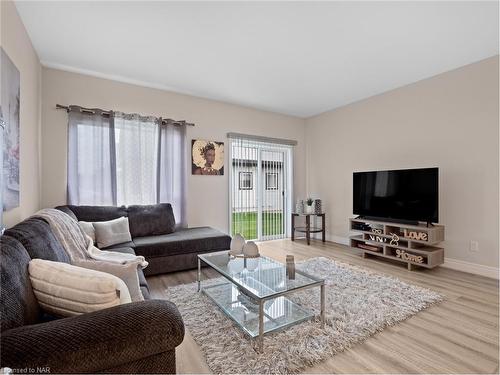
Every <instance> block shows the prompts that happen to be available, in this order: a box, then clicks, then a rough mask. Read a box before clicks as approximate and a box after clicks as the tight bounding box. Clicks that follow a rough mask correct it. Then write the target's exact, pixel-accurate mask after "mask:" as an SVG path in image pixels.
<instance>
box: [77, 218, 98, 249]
mask: <svg viewBox="0 0 500 375" xmlns="http://www.w3.org/2000/svg"><path fill="white" fill-rule="evenodd" d="M78 224H79V225H80V228H82V230H83V231H84V232H85V234H86V235H87V236H89V237H90V238H92V242H93V243H94V244H95V229H94V225H93V224H92V223H91V222H88V221H79V222H78Z"/></svg>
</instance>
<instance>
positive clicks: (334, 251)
mask: <svg viewBox="0 0 500 375" xmlns="http://www.w3.org/2000/svg"><path fill="white" fill-rule="evenodd" d="M259 247H260V251H261V253H263V254H264V255H267V256H270V257H273V258H275V259H277V260H279V261H282V262H284V261H285V255H286V254H293V255H294V256H295V260H296V261H299V260H303V259H307V258H311V257H317V256H324V257H328V258H332V259H335V260H338V261H342V262H345V263H349V264H353V265H360V266H363V267H366V268H369V269H372V270H375V271H378V272H382V273H385V274H389V275H392V276H396V277H398V278H399V279H401V280H403V281H407V282H409V283H413V284H416V285H420V286H422V287H426V288H430V289H432V290H435V291H437V292H439V293H441V294H443V295H445V301H444V302H442V303H440V304H438V305H436V306H433V307H430V308H429V309H427V310H425V311H422V312H420V313H418V314H416V315H415V316H413V317H412V318H410V319H408V320H406V321H404V322H402V323H400V324H397V325H396V326H393V327H389V328H386V329H385V330H384V331H382V332H380V333H378V334H376V335H374V336H372V337H370V338H368V339H367V340H366V341H365V342H363V343H361V344H358V345H356V346H354V347H352V348H351V349H348V350H346V351H345V352H343V353H339V354H337V355H335V356H333V357H332V358H330V359H328V360H326V361H324V362H322V363H320V364H318V365H316V366H314V367H311V368H308V369H307V370H306V371H305V372H306V373H498V371H499V367H498V358H499V342H498V339H499V329H498V327H499V324H498V323H499V321H498V319H499V311H498V310H499V305H498V303H499V296H498V292H499V290H498V281H497V280H493V279H489V278H485V277H481V276H476V275H472V274H467V273H463V272H458V271H454V270H450V269H446V268H440V267H438V268H436V269H434V270H428V269H418V270H416V271H408V270H407V269H406V266H405V265H402V264H393V263H387V262H386V261H383V260H377V259H376V258H369V259H363V258H362V257H361V256H360V255H359V254H356V253H355V252H354V250H352V249H350V248H348V247H346V246H343V245H338V244H334V243H331V242H327V243H322V242H319V241H312V242H311V246H307V245H306V244H305V241H303V240H298V241H295V242H291V241H290V240H277V241H267V242H262V243H261V244H260V245H259ZM214 276H216V274H215V272H214V271H213V270H212V271H210V270H209V269H208V268H204V269H203V277H204V278H206V277H214ZM193 281H196V271H195V270H193V271H186V272H177V273H172V274H166V275H160V276H153V277H149V278H148V282H149V286H150V289H151V292H152V296H153V298H164V290H165V289H166V288H168V287H170V286H174V285H178V284H183V283H190V282H193ZM236 360H237V359H236ZM177 371H178V373H191V374H192V373H209V372H210V369H209V367H208V366H207V364H206V362H205V360H204V357H203V354H202V353H201V351H200V348H199V346H198V345H197V344H196V343H195V341H194V340H193V338H192V336H191V335H190V334H189V332H187V333H186V337H185V339H184V342H183V343H182V344H181V345H180V346H179V347H178V348H177Z"/></svg>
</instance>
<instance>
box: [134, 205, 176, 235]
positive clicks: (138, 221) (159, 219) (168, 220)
mask: <svg viewBox="0 0 500 375" xmlns="http://www.w3.org/2000/svg"><path fill="white" fill-rule="evenodd" d="M128 218H129V224H130V234H132V237H144V236H155V235H160V234H168V233H172V232H174V231H175V218H174V212H173V211H172V206H171V205H170V203H160V204H153V205H136V206H129V207H128Z"/></svg>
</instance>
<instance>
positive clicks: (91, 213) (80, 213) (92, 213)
mask: <svg viewBox="0 0 500 375" xmlns="http://www.w3.org/2000/svg"><path fill="white" fill-rule="evenodd" d="M61 207H67V208H69V209H70V210H71V211H72V212H73V213H74V214H75V216H76V219H77V221H90V222H94V221H109V220H113V219H118V218H119V217H122V216H128V214H127V208H126V207H125V206H121V207H115V206H73V205H68V206H59V207H56V208H57V209H58V210H61Z"/></svg>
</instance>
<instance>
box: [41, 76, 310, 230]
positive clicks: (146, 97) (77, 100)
mask: <svg viewBox="0 0 500 375" xmlns="http://www.w3.org/2000/svg"><path fill="white" fill-rule="evenodd" d="M42 77H43V78H42V98H43V99H42V158H43V166H42V205H43V206H44V207H51V206H55V205H58V204H64V203H65V201H66V152H67V142H66V137H67V114H66V113H65V112H64V111H61V110H56V109H55V105H56V104H57V103H58V104H78V105H82V106H88V107H99V108H104V109H114V110H120V111H124V112H138V113H142V114H151V115H158V116H160V115H161V116H169V117H172V118H175V119H185V120H187V121H190V122H194V123H195V124H196V126H195V127H189V128H188V140H189V141H190V140H191V139H195V138H202V139H213V140H218V141H224V142H226V146H227V141H228V140H227V138H226V134H227V133H228V132H237V133H246V134H255V135H263V136H269V137H278V138H288V139H294V140H297V141H298V145H297V147H296V151H295V160H294V164H295V168H294V169H295V170H294V174H295V177H296V178H295V186H294V191H295V193H296V194H298V195H300V196H303V195H304V192H305V182H304V181H305V178H304V177H305V142H304V120H302V119H299V118H295V117H290V116H284V115H279V114H274V113H270V112H264V111H258V110H254V109H249V108H245V107H240V106H236V105H231V104H225V103H221V102H217V101H212V100H206V99H201V98H196V97H192V96H187V95H181V94H176V93H172V92H167V91H162V90H156V89H151V88H145V87H140V86H135V85H130V84H126V83H120V82H116V81H110V80H106V79H101V78H95V77H90V76H85V75H80V74H75V73H69V72H63V71H60V70H55V69H49V68H43V72H42ZM226 149H227V148H226ZM226 163H227V152H226ZM226 165H227V164H226ZM228 190H229V189H228V175H227V168H226V171H225V175H224V176H219V177H217V176H193V175H191V174H190V173H189V176H188V224H189V225H190V226H198V225H211V226H213V227H216V228H219V229H222V230H228V203H229V201H228V199H229V198H228V197H229V193H228Z"/></svg>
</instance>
